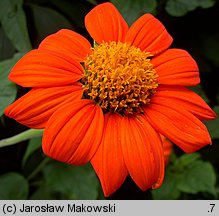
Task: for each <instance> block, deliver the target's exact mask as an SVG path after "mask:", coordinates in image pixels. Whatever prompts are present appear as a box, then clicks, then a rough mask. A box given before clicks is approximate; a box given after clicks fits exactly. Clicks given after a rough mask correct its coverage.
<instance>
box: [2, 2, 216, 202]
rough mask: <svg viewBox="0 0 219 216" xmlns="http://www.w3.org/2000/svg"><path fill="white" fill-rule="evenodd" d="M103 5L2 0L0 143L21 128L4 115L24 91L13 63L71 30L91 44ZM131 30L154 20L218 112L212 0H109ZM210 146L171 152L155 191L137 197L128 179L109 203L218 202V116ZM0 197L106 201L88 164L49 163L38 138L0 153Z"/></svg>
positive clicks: (212, 123)
mask: <svg viewBox="0 0 219 216" xmlns="http://www.w3.org/2000/svg"><path fill="white" fill-rule="evenodd" d="M103 2H106V1H102V0H0V81H1V82H0V116H1V117H0V139H4V138H6V137H11V136H13V135H15V134H18V133H20V132H22V131H25V130H27V128H26V127H24V126H22V125H20V124H18V123H17V122H15V121H14V120H12V119H9V118H7V117H5V116H4V115H3V111H4V109H5V108H6V106H8V105H9V104H10V103H12V102H13V101H14V100H15V99H16V98H18V97H20V96H22V95H23V94H25V93H26V92H27V91H28V90H29V89H24V88H21V87H18V86H16V85H15V84H13V83H11V82H9V81H8V79H7V76H8V74H9V72H10V69H11V68H12V66H13V65H14V64H15V63H16V62H17V60H18V59H19V58H20V57H22V56H23V55H24V54H25V53H26V52H28V51H29V50H31V49H32V48H36V47H37V46H38V45H39V43H40V42H41V41H42V40H43V39H44V38H45V37H46V36H47V35H49V34H51V33H54V32H56V31H58V30H59V29H62V28H68V29H72V30H74V31H76V32H78V33H80V34H82V35H83V36H85V37H87V38H88V39H89V40H90V41H91V42H92V40H91V38H90V36H89V35H88V33H87V31H86V29H85V26H84V16H85V15H86V14H87V13H88V12H89V11H90V10H91V9H92V8H93V7H94V6H95V5H97V4H100V3H103ZM111 2H112V3H113V4H114V5H115V6H116V7H117V8H118V9H119V11H120V12H121V13H122V15H123V16H124V18H125V19H126V21H127V22H128V24H129V25H131V24H132V23H133V22H134V21H135V20H136V19H137V18H138V17H140V16H141V15H143V14H144V13H152V14H154V15H155V16H156V17H157V18H158V19H159V20H160V21H161V22H162V23H163V24H164V25H165V27H166V28H167V30H168V31H169V33H170V34H171V35H172V37H173V38H174V42H173V44H172V47H176V48H182V49H186V50H187V51H188V52H189V53H190V54H191V55H192V56H193V58H194V59H195V60H196V61H197V63H198V65H199V68H200V76H201V84H200V85H198V86H196V87H193V88H192V89H193V90H194V91H195V92H196V93H198V94H199V95H201V96H202V97H203V98H204V99H205V101H206V102H207V103H208V104H209V105H210V106H211V107H212V108H213V109H214V110H215V112H216V113H217V114H219V103H218V102H219V92H218V89H219V24H218V20H219V2H218V1H217V0H111ZM206 125H207V127H208V129H209V132H210V134H211V137H212V141H213V145H212V146H207V147H205V148H203V149H201V150H200V151H199V152H198V153H194V154H190V155H185V154H184V153H183V152H182V151H181V150H180V149H178V148H177V147H176V146H174V151H173V153H172V155H171V156H170V162H169V164H168V166H167V167H166V175H165V181H164V183H163V185H162V187H161V188H160V189H157V190H153V191H152V190H148V191H146V192H142V191H141V190H140V189H139V188H138V187H137V186H136V185H135V184H134V183H133V181H132V180H131V179H130V178H127V180H126V181H125V183H124V184H123V185H122V187H121V188H120V189H119V190H118V191H117V192H116V193H115V194H113V195H112V196H110V197H108V198H107V199H186V200H187V199H218V198H219V176H218V173H219V145H218V143H219V118H216V119H215V120H213V121H208V122H206ZM0 188H1V190H0V199H105V198H104V196H103V193H102V189H101V187H100V184H99V181H98V178H97V177H96V175H95V172H94V171H93V169H92V167H91V166H90V164H87V165H85V166H81V167H74V166H69V165H66V164H63V163H59V162H56V161H54V160H52V159H49V158H46V157H45V156H44V155H43V153H42V150H41V138H35V139H30V140H28V141H25V142H21V143H19V144H17V145H13V146H8V147H3V148H0Z"/></svg>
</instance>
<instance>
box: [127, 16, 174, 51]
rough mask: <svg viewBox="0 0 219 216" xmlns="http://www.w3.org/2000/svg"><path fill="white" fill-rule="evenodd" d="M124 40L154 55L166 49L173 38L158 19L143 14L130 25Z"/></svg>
mask: <svg viewBox="0 0 219 216" xmlns="http://www.w3.org/2000/svg"><path fill="white" fill-rule="evenodd" d="M125 41H127V42H130V43H131V44H132V45H133V46H135V47H139V48H140V49H141V50H142V51H147V52H150V53H152V54H153V55H156V54H158V53H160V52H162V51H163V50H165V49H167V48H168V47H169V46H170V44H171V43H172V41H173V39H172V37H171V36H170V35H169V33H168V32H167V30H166V29H165V27H164V26H163V24H162V23H161V22H160V21H159V20H157V19H156V18H155V17H154V16H152V15H151V14H145V15H143V16H142V17H140V18H139V19H138V20H137V21H136V22H135V23H133V25H132V26H131V27H130V29H129V31H128V33H127V36H126V39H125Z"/></svg>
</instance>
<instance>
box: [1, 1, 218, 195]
mask: <svg viewBox="0 0 219 216" xmlns="http://www.w3.org/2000/svg"><path fill="white" fill-rule="evenodd" d="M85 25H86V28H87V30H88V32H89V33H90V35H91V36H92V38H93V39H94V40H95V42H96V43H95V46H94V48H91V45H90V43H89V42H88V41H87V40H86V39H85V38H84V37H82V36H81V35H79V34H77V33H75V32H73V31H70V30H66V29H63V30H60V31H59V32H57V33H55V34H53V35H50V36H49V37H47V38H45V40H43V41H42V43H41V44H40V46H39V48H38V49H36V50H32V51H31V52H29V53H28V54H26V55H25V56H24V57H23V58H22V59H21V60H20V61H18V63H17V64H16V65H15V66H14V68H13V69H12V71H11V73H10V75H9V79H10V80H11V81H13V82H15V83H17V84H18V85H21V86H23V87H31V88H32V90H31V91H30V92H28V93H27V94H26V95H24V96H23V97H21V98H20V99H18V100H17V101H15V102H14V103H13V104H12V105H10V106H9V107H8V108H7V109H6V110H5V114H6V115H7V116H9V117H11V118H14V119H15V120H17V121H18V122H20V123H21V124H24V125H26V126H28V127H30V128H45V131H44V135H43V151H44V153H45V154H46V155H48V156H50V157H52V158H54V159H56V160H59V161H63V162H65V163H69V164H73V165H81V164H84V163H87V162H89V161H91V163H92V165H93V167H94V169H95V171H96V173H97V175H98V177H99V179H100V182H101V184H102V188H103V191H104V194H105V196H109V195H111V194H112V193H113V192H115V191H116V190H117V189H118V188H119V187H120V186H121V184H122V183H123V182H124V180H125V178H126V177H127V175H128V174H129V175H130V176H131V177H132V179H133V180H134V182H135V183H136V184H137V185H138V186H139V187H140V188H141V189H142V190H146V189H148V188H151V187H152V188H157V187H159V186H160V185H161V184H162V181H163V177H164V152H163V147H162V141H161V138H160V135H159V134H162V135H164V136H165V137H167V138H168V139H169V140H171V141H172V142H174V143H175V144H176V145H178V146H179V147H181V148H182V149H183V150H184V151H185V152H187V153H191V152H194V151H197V150H198V149H200V148H202V147H203V146H205V145H207V144H210V143H211V138H210V136H209V133H208V131H207V129H206V127H205V126H204V124H203V123H202V122H201V121H200V120H204V119H213V118H215V113H214V112H213V111H212V110H211V109H210V108H209V107H208V105H207V104H206V103H205V102H204V101H203V100H202V99H201V98H200V97H199V96H198V95H196V94H195V93H193V92H192V91H190V90H188V89H187V88H185V87H183V86H194V85H196V84H198V83H199V81H200V79H199V72H198V67H197V65H196V62H195V61H194V60H193V59H192V57H191V56H190V55H189V54H188V53H187V52H186V51H184V50H181V49H168V47H169V46H170V44H171V43H172V38H171V36H170V35H169V34H168V32H167V31H166V29H165V27H164V26H163V25H162V24H161V23H160V22H159V21H158V20H157V19H156V18H155V17H153V16H152V15H150V14H145V15H143V16H142V17H140V18H139V19H138V20H137V21H136V22H135V23H134V24H133V25H132V26H131V27H130V28H129V27H128V25H127V23H126V22H125V20H124V19H123V18H122V16H121V15H120V13H119V12H118V11H117V9H116V8H115V7H114V6H113V5H112V4H110V3H104V4H100V5H98V6H96V7H95V8H94V9H93V10H92V11H91V12H90V13H88V14H87V16H86V17H85ZM97 44H98V45H97ZM199 119H200V120H199Z"/></svg>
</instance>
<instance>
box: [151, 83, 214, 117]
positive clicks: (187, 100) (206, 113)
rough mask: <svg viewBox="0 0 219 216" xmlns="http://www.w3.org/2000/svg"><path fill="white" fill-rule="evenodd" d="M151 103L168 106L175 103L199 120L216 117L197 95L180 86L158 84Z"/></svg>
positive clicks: (172, 105)
mask: <svg viewBox="0 0 219 216" xmlns="http://www.w3.org/2000/svg"><path fill="white" fill-rule="evenodd" d="M151 103H152V104H153V103H155V104H161V105H162V104H164V105H165V106H168V107H170V108H171V107H174V106H175V105H176V104H177V106H180V107H181V109H186V110H187V111H189V112H191V113H192V114H194V115H195V116H197V117H198V118H199V119H201V120H207V119H214V118H215V117H216V114H215V112H214V111H213V110H212V109H211V108H210V107H209V106H208V105H207V104H206V103H205V101H204V100H203V99H202V98H201V97H200V96H199V95H197V94H196V93H194V92H193V91H191V90H189V89H187V88H185V87H181V86H163V85H161V86H159V87H158V89H157V92H156V94H154V96H153V97H152V99H151Z"/></svg>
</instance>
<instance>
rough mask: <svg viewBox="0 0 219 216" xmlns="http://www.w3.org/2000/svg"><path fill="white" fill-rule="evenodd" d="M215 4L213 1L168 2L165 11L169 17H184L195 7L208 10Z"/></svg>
mask: <svg viewBox="0 0 219 216" xmlns="http://www.w3.org/2000/svg"><path fill="white" fill-rule="evenodd" d="M214 4H215V1H214V0H168V1H167V3H166V6H165V10H166V11H167V13H169V14H170V15H171V16H177V17H179V16H184V15H186V14H187V13H188V12H189V11H193V10H195V9H196V8H197V7H202V8H209V7H212V6H213V5H214Z"/></svg>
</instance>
